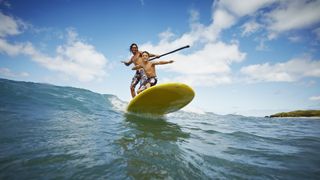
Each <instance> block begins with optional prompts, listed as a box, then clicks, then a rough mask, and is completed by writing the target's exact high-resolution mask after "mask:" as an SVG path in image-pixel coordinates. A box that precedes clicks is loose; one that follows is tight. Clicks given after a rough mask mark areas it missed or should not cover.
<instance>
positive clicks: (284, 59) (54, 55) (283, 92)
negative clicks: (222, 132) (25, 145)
mask: <svg viewBox="0 0 320 180" xmlns="http://www.w3.org/2000/svg"><path fill="white" fill-rule="evenodd" d="M133 42H136V43H138V45H139V49H140V50H147V51H149V52H151V53H155V54H162V53H165V52H168V51H171V50H174V49H176V48H179V47H182V46H185V45H190V46H191V48H189V49H186V50H183V51H180V52H178V53H174V54H171V55H168V56H165V57H163V58H162V60H171V59H172V60H175V63H173V64H170V65H163V66H161V67H160V66H159V68H158V70H157V74H158V79H159V83H165V82H172V81H174V82H183V83H186V84H188V85H190V86H191V87H192V88H193V89H194V90H195V92H196V97H195V99H194V100H193V102H192V103H191V104H190V105H189V106H188V107H186V109H185V110H188V111H194V112H199V113H201V112H205V111H210V112H214V113H217V114H229V113H235V114H242V115H252V116H264V115H270V114H272V113H275V112H279V111H290V110H296V109H319V108H320V84H319V83H320V51H319V47H320V1H319V0H313V1H309V0H281V1H279V0H259V1H256V0H247V1H233V0H221V1H212V0H184V1H171V0H162V1H156V0H118V1H111V0H110V1H102V0H101V1H98V0H93V1H84V0H79V1H73V0H55V1H49V0H28V1H14V0H0V77H1V78H7V79H13V80H22V81H33V82H42V83H50V84H55V85H61V86H73V87H80V88H85V89H89V90H92V91H95V92H99V93H105V94H114V95H116V96H118V97H119V98H120V99H122V100H125V101H129V100H130V99H131V97H130V91H129V84H130V81H131V78H132V76H133V74H134V72H133V71H131V70H130V68H128V67H126V66H124V65H123V64H121V63H120V61H121V60H127V59H128V58H129V57H130V52H129V46H130V44H131V43H133Z"/></svg>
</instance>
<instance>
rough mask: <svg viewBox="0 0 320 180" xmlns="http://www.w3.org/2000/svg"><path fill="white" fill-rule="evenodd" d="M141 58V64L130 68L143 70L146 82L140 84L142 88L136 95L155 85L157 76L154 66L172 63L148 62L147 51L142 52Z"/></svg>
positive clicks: (148, 55)
mask: <svg viewBox="0 0 320 180" xmlns="http://www.w3.org/2000/svg"><path fill="white" fill-rule="evenodd" d="M141 57H142V64H140V65H136V66H135V67H133V68H132V70H137V69H141V68H143V70H144V72H145V74H146V76H147V80H146V81H144V82H143V83H142V86H141V87H140V88H139V90H138V94H139V93H140V92H142V91H143V90H145V89H147V88H149V87H151V86H154V85H156V84H157V82H158V80H157V74H156V68H155V66H156V65H162V64H169V63H173V62H174V61H172V60H171V61H158V62H151V61H149V57H150V54H149V53H148V52H147V51H143V52H142V54H141Z"/></svg>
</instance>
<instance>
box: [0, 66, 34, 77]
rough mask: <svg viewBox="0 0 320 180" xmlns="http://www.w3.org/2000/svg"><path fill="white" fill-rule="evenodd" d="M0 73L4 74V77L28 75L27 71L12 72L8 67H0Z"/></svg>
mask: <svg viewBox="0 0 320 180" xmlns="http://www.w3.org/2000/svg"><path fill="white" fill-rule="evenodd" d="M0 75H1V76H4V77H9V78H13V77H28V76H29V73H27V72H13V71H12V70H11V69H9V68H0Z"/></svg>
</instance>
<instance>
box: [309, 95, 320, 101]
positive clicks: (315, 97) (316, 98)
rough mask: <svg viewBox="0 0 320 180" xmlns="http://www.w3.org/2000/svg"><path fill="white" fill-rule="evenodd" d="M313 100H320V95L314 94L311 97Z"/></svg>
mask: <svg viewBox="0 0 320 180" xmlns="http://www.w3.org/2000/svg"><path fill="white" fill-rule="evenodd" d="M309 100H311V101H320V96H312V97H310V98H309Z"/></svg>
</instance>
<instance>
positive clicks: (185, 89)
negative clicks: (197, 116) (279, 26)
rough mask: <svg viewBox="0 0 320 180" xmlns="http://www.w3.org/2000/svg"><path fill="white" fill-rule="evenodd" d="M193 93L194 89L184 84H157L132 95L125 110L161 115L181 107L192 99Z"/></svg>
mask: <svg viewBox="0 0 320 180" xmlns="http://www.w3.org/2000/svg"><path fill="white" fill-rule="evenodd" d="M194 95H195V93H194V91H193V90H192V89H191V87H189V86H188V85H186V84H182V83H166V84H159V85H155V86H152V87H150V88H148V89H146V90H144V91H142V92H141V93H140V94H138V95H137V96H136V97H134V98H133V99H132V100H131V101H130V103H129V105H128V107H127V111H128V112H133V113H143V114H154V115H163V114H167V113H170V112H174V111H178V110H179V109H181V108H183V107H184V106H186V105H187V104H189V103H190V102H191V101H192V99H193V97H194Z"/></svg>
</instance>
